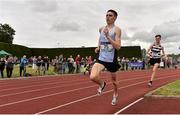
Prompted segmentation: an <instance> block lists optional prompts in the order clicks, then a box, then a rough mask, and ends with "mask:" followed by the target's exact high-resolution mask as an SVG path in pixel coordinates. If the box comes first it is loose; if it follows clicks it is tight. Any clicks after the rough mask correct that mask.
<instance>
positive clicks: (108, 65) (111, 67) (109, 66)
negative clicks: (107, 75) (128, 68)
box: [96, 60, 120, 72]
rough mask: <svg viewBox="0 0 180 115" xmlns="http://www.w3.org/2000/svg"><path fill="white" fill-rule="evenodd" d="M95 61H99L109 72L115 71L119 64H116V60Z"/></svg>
mask: <svg viewBox="0 0 180 115" xmlns="http://www.w3.org/2000/svg"><path fill="white" fill-rule="evenodd" d="M96 63H100V64H102V65H104V67H105V68H106V69H107V70H108V71H109V72H116V71H118V70H119V68H120V65H119V64H118V62H112V63H111V62H104V61H100V60H98V61H97V62H96Z"/></svg>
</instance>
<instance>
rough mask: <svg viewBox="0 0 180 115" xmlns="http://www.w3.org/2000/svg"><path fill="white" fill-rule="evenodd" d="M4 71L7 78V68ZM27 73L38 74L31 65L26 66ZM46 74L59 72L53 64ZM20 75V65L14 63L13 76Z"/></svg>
mask: <svg viewBox="0 0 180 115" xmlns="http://www.w3.org/2000/svg"><path fill="white" fill-rule="evenodd" d="M84 70H85V69H84V68H80V72H84ZM3 73H4V77H5V78H6V77H7V74H6V69H4V72H3ZM26 73H30V74H32V75H33V76H37V74H36V73H35V70H33V69H32V67H31V66H27V67H26ZM65 73H68V70H67V69H66V71H65ZM41 75H42V73H41ZM46 75H57V73H54V67H53V66H49V70H48V71H47V72H46ZM59 75H62V74H59ZM19 76H20V73H19V65H14V68H13V74H12V77H19ZM0 78H1V76H0Z"/></svg>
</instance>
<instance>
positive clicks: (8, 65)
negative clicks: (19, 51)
mask: <svg viewBox="0 0 180 115" xmlns="http://www.w3.org/2000/svg"><path fill="white" fill-rule="evenodd" d="M13 68H14V59H13V57H12V56H9V57H8V59H7V62H6V72H7V77H8V78H11V77H12V72H13Z"/></svg>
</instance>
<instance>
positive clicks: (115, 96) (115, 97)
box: [111, 95, 118, 105]
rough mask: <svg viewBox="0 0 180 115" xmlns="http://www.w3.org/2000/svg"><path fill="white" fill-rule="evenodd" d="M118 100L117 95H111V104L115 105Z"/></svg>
mask: <svg viewBox="0 0 180 115" xmlns="http://www.w3.org/2000/svg"><path fill="white" fill-rule="evenodd" d="M117 102H118V95H113V98H112V102H111V105H116V104H117Z"/></svg>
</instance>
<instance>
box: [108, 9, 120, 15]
mask: <svg viewBox="0 0 180 115" xmlns="http://www.w3.org/2000/svg"><path fill="white" fill-rule="evenodd" d="M107 12H112V13H113V14H114V16H115V17H117V16H118V13H117V12H116V11H115V10H112V9H110V10H108V11H107Z"/></svg>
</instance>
